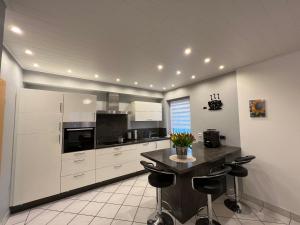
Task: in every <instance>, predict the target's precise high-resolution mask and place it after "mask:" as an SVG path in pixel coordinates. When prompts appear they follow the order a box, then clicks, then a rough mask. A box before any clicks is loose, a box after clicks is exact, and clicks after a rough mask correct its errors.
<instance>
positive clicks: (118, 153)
mask: <svg viewBox="0 0 300 225" xmlns="http://www.w3.org/2000/svg"><path fill="white" fill-rule="evenodd" d="M121 154H122V152H116V153H114V156H118V155H121Z"/></svg>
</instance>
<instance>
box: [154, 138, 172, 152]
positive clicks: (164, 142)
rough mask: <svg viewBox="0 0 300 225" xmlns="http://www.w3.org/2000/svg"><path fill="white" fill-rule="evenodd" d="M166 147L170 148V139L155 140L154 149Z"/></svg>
mask: <svg viewBox="0 0 300 225" xmlns="http://www.w3.org/2000/svg"><path fill="white" fill-rule="evenodd" d="M166 148H171V141H170V140H162V141H157V142H156V149H157V150H160V149H166Z"/></svg>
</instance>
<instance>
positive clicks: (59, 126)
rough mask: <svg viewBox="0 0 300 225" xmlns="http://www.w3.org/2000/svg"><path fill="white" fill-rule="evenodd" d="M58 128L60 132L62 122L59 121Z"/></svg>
mask: <svg viewBox="0 0 300 225" xmlns="http://www.w3.org/2000/svg"><path fill="white" fill-rule="evenodd" d="M58 130H59V132H61V122H59V124H58Z"/></svg>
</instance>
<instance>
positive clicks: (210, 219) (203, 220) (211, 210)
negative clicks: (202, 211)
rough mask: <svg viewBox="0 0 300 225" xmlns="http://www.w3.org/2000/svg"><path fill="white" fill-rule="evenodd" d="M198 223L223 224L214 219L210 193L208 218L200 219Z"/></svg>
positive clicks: (208, 196) (208, 224)
mask: <svg viewBox="0 0 300 225" xmlns="http://www.w3.org/2000/svg"><path fill="white" fill-rule="evenodd" d="M196 225H221V224H220V223H219V222H218V221H216V220H214V217H213V207H212V198H211V195H210V194H208V195H207V218H200V219H198V220H197V222H196Z"/></svg>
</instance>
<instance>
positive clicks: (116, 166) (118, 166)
mask: <svg viewBox="0 0 300 225" xmlns="http://www.w3.org/2000/svg"><path fill="white" fill-rule="evenodd" d="M120 167H122V165H115V166H114V168H120Z"/></svg>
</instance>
